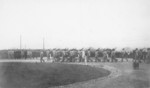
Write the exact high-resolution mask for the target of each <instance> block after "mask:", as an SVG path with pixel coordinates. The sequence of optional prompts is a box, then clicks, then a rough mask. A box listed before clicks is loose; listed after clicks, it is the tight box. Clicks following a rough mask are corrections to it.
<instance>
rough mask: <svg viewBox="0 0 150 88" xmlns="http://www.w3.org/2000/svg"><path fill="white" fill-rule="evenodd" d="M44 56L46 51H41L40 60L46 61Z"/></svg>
mask: <svg viewBox="0 0 150 88" xmlns="http://www.w3.org/2000/svg"><path fill="white" fill-rule="evenodd" d="M43 56H44V53H43V51H41V52H40V62H41V63H42V62H45V61H44V59H43Z"/></svg>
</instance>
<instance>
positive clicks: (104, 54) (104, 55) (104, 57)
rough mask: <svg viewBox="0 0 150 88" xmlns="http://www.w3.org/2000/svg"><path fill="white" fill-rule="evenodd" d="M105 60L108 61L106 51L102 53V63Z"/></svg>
mask: <svg viewBox="0 0 150 88" xmlns="http://www.w3.org/2000/svg"><path fill="white" fill-rule="evenodd" d="M107 59H108V53H107V51H106V50H104V52H103V62H106V61H107Z"/></svg>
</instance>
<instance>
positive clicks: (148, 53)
mask: <svg viewBox="0 0 150 88" xmlns="http://www.w3.org/2000/svg"><path fill="white" fill-rule="evenodd" d="M146 62H147V63H150V48H148V51H147V59H146Z"/></svg>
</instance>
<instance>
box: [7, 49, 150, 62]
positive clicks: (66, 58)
mask: <svg viewBox="0 0 150 88" xmlns="http://www.w3.org/2000/svg"><path fill="white" fill-rule="evenodd" d="M38 57H40V58H41V60H42V61H43V58H44V57H47V60H50V61H53V62H101V61H103V62H108V61H111V62H117V60H118V59H116V58H121V61H124V59H125V60H126V61H128V58H132V59H133V60H138V61H143V62H146V61H148V60H149V58H150V49H135V50H132V51H126V50H125V49H122V50H121V51H116V50H115V49H80V50H77V49H49V50H9V51H8V58H14V59H20V58H22V59H27V58H30V59H32V58H38Z"/></svg>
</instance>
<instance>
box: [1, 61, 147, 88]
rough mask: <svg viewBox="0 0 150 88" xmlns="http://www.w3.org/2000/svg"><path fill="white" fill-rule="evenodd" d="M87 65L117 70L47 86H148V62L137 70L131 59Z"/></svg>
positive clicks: (134, 87)
mask: <svg viewBox="0 0 150 88" xmlns="http://www.w3.org/2000/svg"><path fill="white" fill-rule="evenodd" d="M2 62H9V61H1V63H2ZM11 62H12V61H11ZM14 62H16V61H14ZM18 62H20V61H18ZM21 62H30V61H21ZM31 62H38V61H37V60H35V61H33V60H32V61H31ZM64 64H66V63H64ZM72 64H79V65H80V64H82V65H83V64H85V63H72ZM87 65H90V66H96V67H100V68H101V67H103V66H106V67H112V68H115V69H117V70H114V69H111V70H112V71H113V72H114V73H115V74H112V75H111V74H110V75H111V76H110V75H109V76H106V77H102V78H101V77H100V78H96V79H92V80H87V81H81V82H77V83H73V84H68V85H63V86H56V87H54V86H51V87H49V88H150V64H144V63H141V64H140V68H139V70H134V69H133V67H132V61H131V60H130V61H129V62H126V61H124V62H117V63H102V62H100V63H88V64H87ZM111 70H110V71H111ZM112 71H111V72H112ZM116 71H119V72H116ZM78 73H80V72H78ZM92 73H93V72H92Z"/></svg>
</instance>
